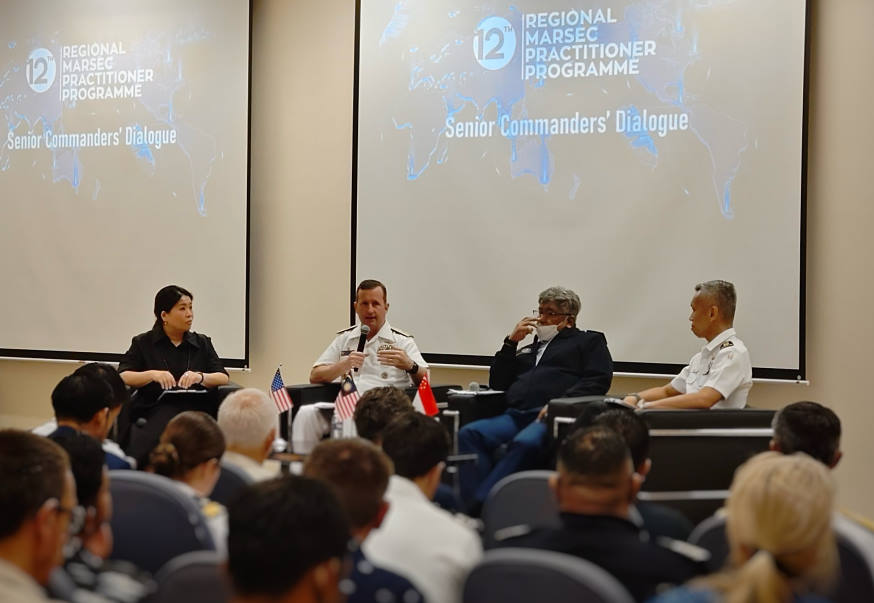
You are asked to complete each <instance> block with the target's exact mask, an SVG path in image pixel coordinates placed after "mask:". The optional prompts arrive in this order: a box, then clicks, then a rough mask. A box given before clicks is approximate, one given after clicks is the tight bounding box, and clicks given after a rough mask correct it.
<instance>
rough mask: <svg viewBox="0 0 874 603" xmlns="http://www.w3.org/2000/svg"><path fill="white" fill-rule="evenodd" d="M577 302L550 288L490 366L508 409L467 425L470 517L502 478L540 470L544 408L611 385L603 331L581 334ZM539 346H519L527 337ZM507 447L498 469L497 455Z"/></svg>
mask: <svg viewBox="0 0 874 603" xmlns="http://www.w3.org/2000/svg"><path fill="white" fill-rule="evenodd" d="M579 312H580V298H579V296H578V295H577V294H576V293H574V292H573V291H571V290H570V289H565V288H564V287H550V288H549V289H546V290H545V291H544V292H542V293H541V294H540V296H539V298H538V309H537V310H535V311H534V315H533V316H528V317H525V318H523V319H522V320H520V321H519V322H518V323H517V324H516V326H515V327H514V328H513V331H512V332H511V333H510V334H509V335H508V336H507V337H505V338H504V344H503V346H502V347H501V349H500V350H498V353H497V354H495V358H494V360H493V361H492V367H491V371H490V372H489V385H490V387H492V388H493V389H500V390H504V391H505V392H506V401H507V410H506V411H505V412H504V413H503V414H501V415H498V416H496V417H492V418H489V419H482V420H480V421H474V422H473V423H469V424H468V425H465V426H464V427H463V428H462V429H461V431H460V432H459V434H458V449H459V450H458V451H459V453H474V454H476V455H477V462H476V463H466V464H462V466H461V467H460V486H461V496H462V499H463V500H464V502H465V504H467V505H468V506H469V509H470V511H471V512H472V513H474V514H475V513H476V512H477V511H478V509H479V507H480V506H481V505H482V503H483V501H484V500H485V498H486V496H488V493H489V490H491V488H492V486H494V485H495V483H497V482H498V481H499V480H500V479H501V478H503V477H505V476H507V475H509V474H511V473H513V472H516V471H522V470H525V469H533V468H535V467H537V465H538V464H539V462H540V461H541V457H542V456H543V452H544V449H545V447H546V446H545V444H546V433H547V429H546V425H545V424H544V423H543V422H542V419H543V417H544V416H545V414H546V405H547V404H548V402H549V401H550V400H551V399H553V398H560V397H563V396H594V395H602V394H606V393H607V390H609V389H610V382H611V381H612V379H613V360H612V358H611V357H610V351H609V350H608V349H607V340H606V339H605V338H604V334H603V333H599V332H598V331H583V330H580V329H578V328H577V326H576V322H577V315H578V314H579ZM531 333H534V334H535V337H534V342H533V343H531V344H530V345H526V346H524V347H522V348H519V342H521V341H522V340H523V339H524V338H525V337H526V336H528V335H529V334H531ZM505 443H506V444H508V445H509V446H508V449H507V454H506V455H504V457H503V458H502V459H501V460H500V461H498V462H497V463H494V462H493V460H492V457H493V454H494V451H495V450H496V449H497V448H498V447H500V446H501V445H503V444H505Z"/></svg>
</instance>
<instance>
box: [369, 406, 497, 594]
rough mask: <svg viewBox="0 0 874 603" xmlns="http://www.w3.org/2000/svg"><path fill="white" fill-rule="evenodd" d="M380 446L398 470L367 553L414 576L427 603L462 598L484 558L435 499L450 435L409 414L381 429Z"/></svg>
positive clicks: (473, 536) (434, 423) (431, 421)
mask: <svg viewBox="0 0 874 603" xmlns="http://www.w3.org/2000/svg"><path fill="white" fill-rule="evenodd" d="M382 449H383V450H384V451H385V453H386V454H387V455H388V456H389V458H390V459H391V460H392V462H393V463H394V468H395V475H393V476H392V477H391V479H390V480H389V486H388V491H387V492H386V498H387V499H388V502H389V505H390V507H389V510H388V512H387V513H386V516H385V519H384V521H383V523H382V525H381V526H380V527H379V529H377V530H374V531H373V532H372V533H371V534H370V536H369V537H368V538H367V540H365V541H364V545H363V548H364V553H365V554H366V555H367V557H368V558H369V559H370V560H371V561H373V562H374V563H375V564H377V565H380V566H383V567H385V568H387V569H389V570H392V571H394V572H397V573H399V574H402V575H404V576H406V577H408V578H409V579H410V580H412V581H413V583H414V584H415V585H416V586H417V587H418V588H419V590H420V591H421V592H422V594H423V595H424V596H425V600H427V601H428V602H429V603H453V602H457V601H460V600H461V594H462V588H463V586H464V580H465V578H466V577H467V574H468V572H469V571H470V569H471V568H472V567H473V566H474V565H475V564H476V563H477V562H478V561H479V560H480V558H481V557H482V543H481V542H480V539H479V536H478V535H477V534H476V532H474V531H473V530H472V529H470V528H469V527H467V526H465V525H463V524H462V523H460V522H459V521H458V520H457V519H455V518H454V517H453V516H452V515H450V514H449V513H447V512H446V511H444V510H442V509H440V508H438V507H437V506H436V505H434V504H433V503H432V502H431V498H432V497H433V496H434V492H435V491H436V490H437V486H438V484H439V483H440V474H441V472H442V471H443V467H444V463H445V460H446V457H447V456H448V454H449V434H448V433H447V432H446V429H445V428H444V427H443V426H442V425H441V424H440V423H438V422H437V421H435V420H434V419H431V418H429V417H426V416H425V415H422V414H419V413H416V412H411V413H406V414H403V415H401V416H400V417H398V418H396V419H395V420H394V421H392V422H391V423H389V425H388V426H386V428H385V429H384V430H383V432H382Z"/></svg>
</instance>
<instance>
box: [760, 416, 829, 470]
mask: <svg viewBox="0 0 874 603" xmlns="http://www.w3.org/2000/svg"><path fill="white" fill-rule="evenodd" d="M771 426H772V427H773V429H774V438H773V439H772V440H771V450H775V451H777V452H782V453H783V454H793V453H795V452H804V453H805V454H807V455H809V456H811V457H813V458H815V459H816V460H818V461H819V462H821V463H822V464H824V465H825V466H826V467H828V468H829V469H834V468H835V467H836V466H837V464H838V462H839V461H840V460H841V456H843V453H841V420H840V419H838V416H837V415H836V414H835V413H834V412H833V411H832V410H831V409H829V408H826V407H825V406H823V405H822V404H818V403H816V402H807V401H805V402H795V403H794V404H789V405H788V406H786V407H785V408H783V409H781V410H778V411H777V414H775V415H774V419H773V421H772V422H771Z"/></svg>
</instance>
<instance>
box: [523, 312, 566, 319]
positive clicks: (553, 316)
mask: <svg viewBox="0 0 874 603" xmlns="http://www.w3.org/2000/svg"><path fill="white" fill-rule="evenodd" d="M531 314H533V315H534V318H539V317H540V316H545V317H546V318H555V317H556V316H572V314H569V313H567V312H553V311H552V310H532V312H531Z"/></svg>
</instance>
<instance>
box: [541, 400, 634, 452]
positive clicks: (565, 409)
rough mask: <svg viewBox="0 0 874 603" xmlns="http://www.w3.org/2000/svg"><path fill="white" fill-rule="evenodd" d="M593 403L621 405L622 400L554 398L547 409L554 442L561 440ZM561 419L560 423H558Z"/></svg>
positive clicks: (548, 423)
mask: <svg viewBox="0 0 874 603" xmlns="http://www.w3.org/2000/svg"><path fill="white" fill-rule="evenodd" d="M593 402H614V403H621V402H622V400H620V399H619V398H614V397H613V396H574V397H571V398H553V399H552V400H550V401H549V403H548V404H547V408H546V424H547V425H548V426H549V435H550V437H551V438H553V439H554V440H556V441H558V440H561V439H562V437H563V436H564V434H565V433H566V432H567V429H569V428H570V425H571V424H573V422H574V421H575V420H576V418H577V417H578V416H580V413H582V412H583V408H585V407H586V406H587V405H588V404H591V403H593ZM558 418H561V420H560V421H557V419H558Z"/></svg>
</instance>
